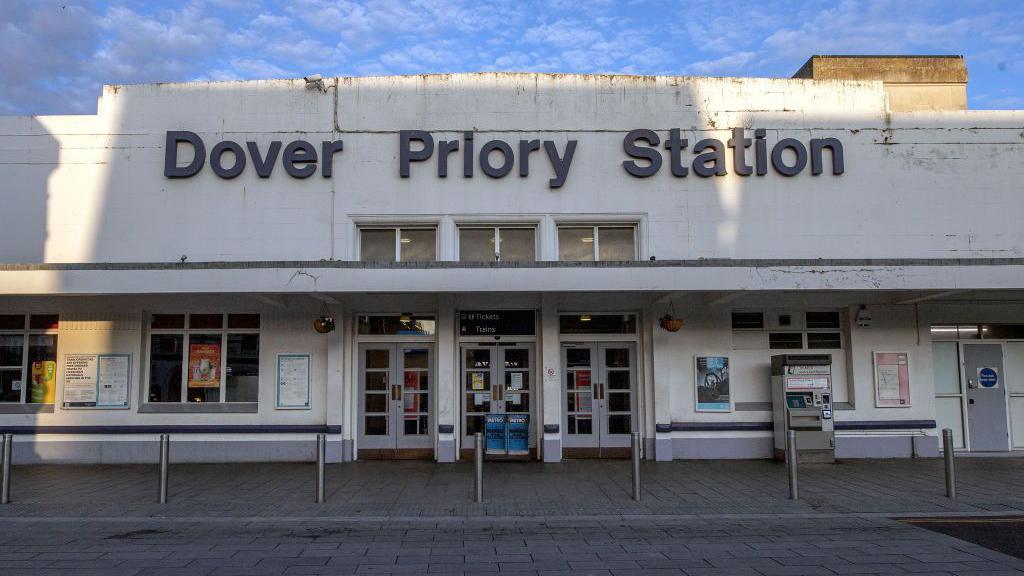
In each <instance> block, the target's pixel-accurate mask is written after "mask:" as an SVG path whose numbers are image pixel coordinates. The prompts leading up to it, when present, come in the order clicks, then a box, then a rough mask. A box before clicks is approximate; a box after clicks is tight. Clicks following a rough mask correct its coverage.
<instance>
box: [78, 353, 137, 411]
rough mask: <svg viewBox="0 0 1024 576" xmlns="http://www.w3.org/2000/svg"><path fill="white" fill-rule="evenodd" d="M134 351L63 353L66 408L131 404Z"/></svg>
mask: <svg viewBox="0 0 1024 576" xmlns="http://www.w3.org/2000/svg"><path fill="white" fill-rule="evenodd" d="M131 374H132V356H131V354H67V355H65V356H64V407H65V408H122V409H124V408H128V389H129V387H130V385H131Z"/></svg>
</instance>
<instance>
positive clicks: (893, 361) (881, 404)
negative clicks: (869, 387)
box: [872, 352, 910, 408]
mask: <svg viewBox="0 0 1024 576" xmlns="http://www.w3.org/2000/svg"><path fill="white" fill-rule="evenodd" d="M872 355H873V357H874V363H875V407H876V408H909V407H910V354H909V353H908V352H873V353H872Z"/></svg>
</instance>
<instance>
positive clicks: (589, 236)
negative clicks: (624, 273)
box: [558, 225, 637, 262]
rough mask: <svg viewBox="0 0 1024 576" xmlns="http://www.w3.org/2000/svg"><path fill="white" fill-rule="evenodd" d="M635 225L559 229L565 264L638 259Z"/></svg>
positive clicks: (559, 250)
mask: <svg viewBox="0 0 1024 576" xmlns="http://www.w3.org/2000/svg"><path fill="white" fill-rule="evenodd" d="M636 258H637V254H636V227H635V226H577V225H566V226H559V227H558V259H559V260H561V261H563V262H592V261H594V260H601V261H605V262H614V261H629V260H636Z"/></svg>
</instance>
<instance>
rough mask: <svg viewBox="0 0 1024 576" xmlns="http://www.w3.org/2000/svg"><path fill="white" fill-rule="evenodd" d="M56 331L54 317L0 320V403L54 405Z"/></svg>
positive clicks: (58, 325) (56, 323)
mask: <svg viewBox="0 0 1024 576" xmlns="http://www.w3.org/2000/svg"><path fill="white" fill-rule="evenodd" d="M26 327H27V329H26ZM59 327H60V321H59V316H58V315H57V314H33V315H31V316H28V317H27V322H26V316H25V315H21V314H7V315H3V316H0V330H4V331H5V332H2V333H0V402H17V403H25V404H53V403H54V400H55V397H56V393H57V334H56V333H55V331H56V330H57V329H59Z"/></svg>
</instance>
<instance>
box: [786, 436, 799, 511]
mask: <svg viewBox="0 0 1024 576" xmlns="http://www.w3.org/2000/svg"><path fill="white" fill-rule="evenodd" d="M797 461H798V458H797V455H796V432H794V431H792V430H787V431H786V465H787V466H788V467H789V499H790V500H798V499H799V498H800V490H799V487H798V486H797V479H796V472H797Z"/></svg>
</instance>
